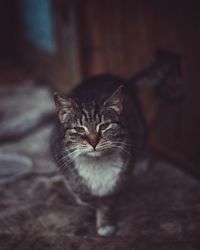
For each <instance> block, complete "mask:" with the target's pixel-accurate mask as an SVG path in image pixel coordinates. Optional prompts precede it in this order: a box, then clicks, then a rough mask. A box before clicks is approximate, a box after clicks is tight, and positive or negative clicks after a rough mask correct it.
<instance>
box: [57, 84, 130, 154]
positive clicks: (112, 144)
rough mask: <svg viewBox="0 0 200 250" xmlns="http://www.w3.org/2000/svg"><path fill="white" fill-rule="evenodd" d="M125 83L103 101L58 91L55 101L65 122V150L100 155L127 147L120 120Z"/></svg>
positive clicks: (123, 127)
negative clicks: (65, 95) (83, 99)
mask: <svg viewBox="0 0 200 250" xmlns="http://www.w3.org/2000/svg"><path fill="white" fill-rule="evenodd" d="M122 88H123V86H120V87H118V88H117V89H116V90H115V91H114V92H113V94H112V95H111V96H108V97H107V98H106V99H104V101H102V102H100V103H98V102H99V101H98V102H97V101H95V100H93V101H85V102H80V100H78V99H73V98H64V97H61V96H59V95H58V94H55V96H54V99H55V104H56V109H57V112H58V116H59V119H60V123H61V124H62V126H63V128H64V131H65V137H64V145H65V148H66V150H68V151H69V152H70V153H72V154H73V153H74V154H75V153H76V154H77V155H85V156H90V157H97V156H101V155H102V154H108V153H111V152H114V151H115V152H117V151H120V150H124V148H125V146H126V143H125V141H126V137H127V133H126V132H127V131H126V129H125V126H124V124H123V122H122V121H121V120H122V119H121V113H122V111H123V91H122Z"/></svg>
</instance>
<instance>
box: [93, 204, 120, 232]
mask: <svg viewBox="0 0 200 250" xmlns="http://www.w3.org/2000/svg"><path fill="white" fill-rule="evenodd" d="M96 227H97V234H98V235H99V236H110V235H112V234H114V233H115V231H116V227H115V225H114V223H113V212H112V208H111V207H109V206H107V205H103V204H102V205H99V206H98V208H97V210H96Z"/></svg>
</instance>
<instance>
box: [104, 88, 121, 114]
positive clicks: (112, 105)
mask: <svg viewBox="0 0 200 250" xmlns="http://www.w3.org/2000/svg"><path fill="white" fill-rule="evenodd" d="M123 87H124V86H123V85H120V86H119V87H118V88H117V89H116V90H115V91H114V93H113V94H112V95H111V96H110V97H109V98H108V100H106V101H105V102H104V105H103V106H104V107H106V108H109V109H113V110H115V111H116V112H117V113H118V114H120V113H121V112H122V108H123V93H122V89H123Z"/></svg>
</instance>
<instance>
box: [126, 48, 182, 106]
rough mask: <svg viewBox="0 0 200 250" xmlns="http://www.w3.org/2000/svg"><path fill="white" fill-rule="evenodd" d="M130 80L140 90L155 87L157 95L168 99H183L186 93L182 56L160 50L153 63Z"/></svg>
mask: <svg viewBox="0 0 200 250" xmlns="http://www.w3.org/2000/svg"><path fill="white" fill-rule="evenodd" d="M130 82H131V84H133V85H134V87H135V88H136V89H137V90H138V91H141V90H143V89H146V88H153V89H154V91H155V95H156V97H161V98H162V99H165V100H166V101H175V102H176V101H181V100H182V99H183V97H184V95H183V82H182V78H181V59H180V56H179V55H177V54H176V53H174V52H170V51H166V50H158V51H157V52H156V54H155V59H154V62H153V64H152V65H150V66H149V67H148V68H146V69H145V70H143V71H142V72H140V73H138V74H137V75H136V76H134V77H133V78H132V79H130Z"/></svg>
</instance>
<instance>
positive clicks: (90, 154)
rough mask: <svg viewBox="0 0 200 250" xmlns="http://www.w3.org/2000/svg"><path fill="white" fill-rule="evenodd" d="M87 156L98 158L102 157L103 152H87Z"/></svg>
mask: <svg viewBox="0 0 200 250" xmlns="http://www.w3.org/2000/svg"><path fill="white" fill-rule="evenodd" d="M85 155H87V156H90V157H98V156H101V155H102V152H101V151H96V150H92V151H88V152H85Z"/></svg>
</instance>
